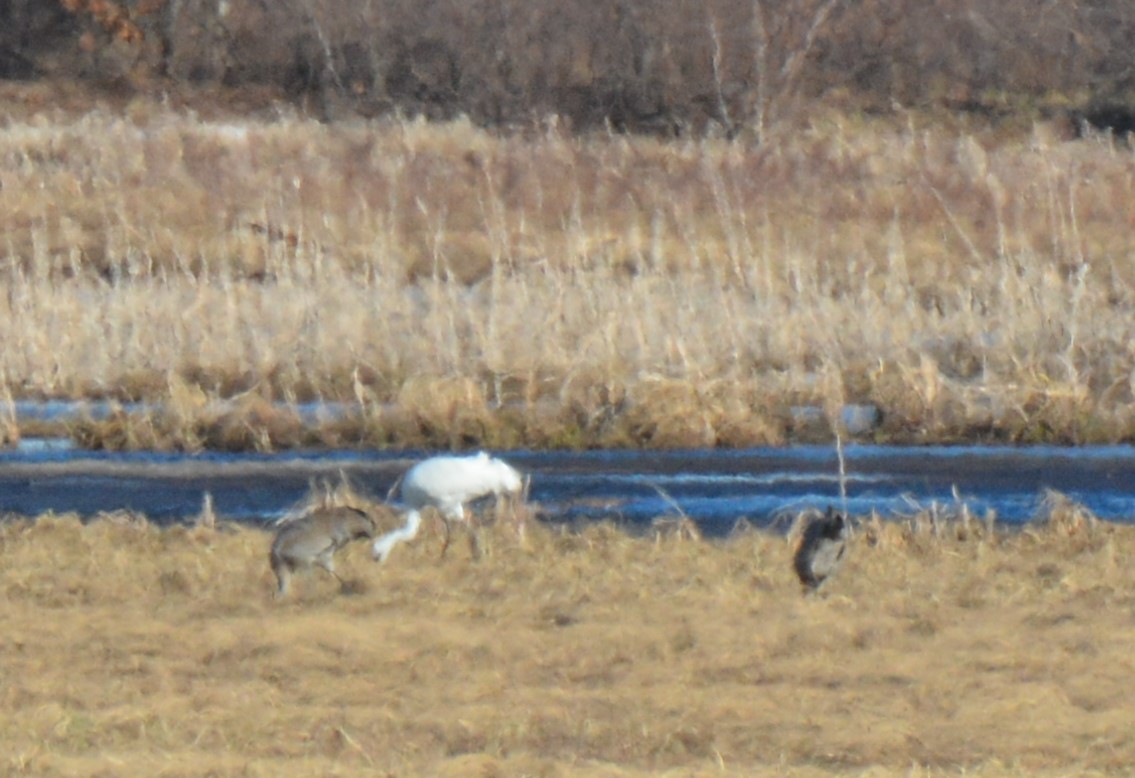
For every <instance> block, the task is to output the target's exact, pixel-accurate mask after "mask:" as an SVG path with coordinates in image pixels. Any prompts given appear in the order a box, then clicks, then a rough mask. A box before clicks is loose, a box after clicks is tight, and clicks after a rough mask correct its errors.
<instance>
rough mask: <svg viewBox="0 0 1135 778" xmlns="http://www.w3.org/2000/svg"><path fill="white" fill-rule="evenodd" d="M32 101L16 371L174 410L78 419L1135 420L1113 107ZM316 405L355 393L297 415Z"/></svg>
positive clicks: (371, 425)
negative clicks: (260, 108) (227, 106)
mask: <svg viewBox="0 0 1135 778" xmlns="http://www.w3.org/2000/svg"><path fill="white" fill-rule="evenodd" d="M20 94H23V95H25V96H26V95H27V94H28V92H27V90H24V91H21V92H20ZM27 110H28V113H27V114H26V115H25V116H22V117H20V118H16V117H13V118H11V119H10V120H9V121H8V123H7V127H6V129H5V131H4V132H3V133H2V134H0V214H2V216H0V220H2V224H0V227H2V228H3V236H4V238H3V244H2V245H0V278H2V280H3V283H4V288H5V290H6V293H5V296H4V298H3V299H0V318H2V320H3V322H4V329H5V338H4V340H3V342H2V344H0V384H2V385H3V394H2V395H0V396H2V397H4V398H11V399H21V398H36V397H56V398H106V399H110V400H114V401H119V402H127V401H139V400H141V401H146V402H151V403H155V404H156V406H155V408H154V409H153V410H151V411H148V412H136V413H135V412H130V413H128V412H126V411H125V410H123V411H122V412H121V413H116V414H112V415H111V417H110V418H109V419H105V420H90V421H88V422H83V423H80V424H78V425H76V426H75V427H74V428H73V429H71V430H70V433H71V434H73V435H74V436H75V437H76V438H77V439H79V440H81V441H82V442H83V443H84V444H85V445H91V446H100V445H101V446H107V447H114V448H122V447H128V448H129V447H143V448H155V447H156V448H168V447H180V448H188V449H196V448H201V447H223V448H277V447H287V446H296V445H310V444H324V445H389V444H392V443H393V444H404V445H424V446H436V447H444V448H461V447H465V446H474V445H484V446H492V447H509V446H515V445H528V446H534V447H555V446H693V445H721V446H742V445H753V444H779V443H783V442H785V441H789V440H801V439H813V440H814V439H823V440H830V436H831V434H832V429H833V427H834V428H837V429H838V427H839V421H838V419H839V409H840V408H841V406H842V405H843V404H845V403H854V402H858V403H867V404H871V405H874V406H877V407H878V408H879V409H880V410H881V414H882V415H881V418H882V424H881V426H880V427H879V428H877V429H875V430H873V431H871V432H869V433H868V435H871V436H873V437H874V438H875V439H878V440H882V441H893V440H906V441H942V440H957V439H967V440H979V441H980V440H1002V441H1017V442H1033V441H1058V442H1066V443H1084V442H1108V441H1119V440H1130V439H1132V438H1133V437H1135V417H1133V416H1132V413H1131V408H1132V407H1133V406H1132V403H1131V400H1132V396H1133V391H1132V384H1131V376H1132V375H1133V370H1135V353H1133V352H1132V351H1131V349H1130V348H1129V347H1128V346H1129V344H1128V341H1129V338H1127V337H1126V335H1125V333H1126V332H1127V331H1128V329H1129V326H1128V325H1129V321H1130V317H1131V311H1132V307H1133V305H1135V299H1133V297H1132V291H1131V290H1132V289H1133V288H1135V286H1133V284H1135V277H1133V270H1132V267H1131V263H1130V261H1129V256H1128V254H1129V250H1130V225H1131V222H1132V218H1133V216H1132V212H1131V208H1130V203H1132V202H1135V192H1133V191H1132V190H1133V186H1135V183H1133V182H1135V177H1133V176H1132V169H1133V165H1135V163H1133V161H1132V157H1131V154H1130V151H1129V150H1128V149H1127V147H1126V146H1124V145H1123V144H1122V143H1120V142H1119V141H1117V140H1115V139H1113V138H1111V137H1110V136H1107V135H1091V136H1089V137H1086V138H1081V139H1075V140H1070V139H1069V136H1067V135H1063V134H1061V132H1062V130H1061V128H1060V127H1058V126H1053V125H1051V124H1047V123H1033V122H1022V123H1018V124H1002V125H999V126H996V127H991V126H988V125H985V124H978V123H972V122H965V121H958V120H951V119H949V118H946V117H942V116H924V115H921V114H918V113H908V114H904V115H902V116H901V117H900V118H870V117H864V116H861V115H857V114H844V113H837V112H831V113H819V112H817V113H816V114H815V115H813V116H812V117H811V118H810V119H809V120H808V121H807V122H806V123H803V124H801V125H799V126H798V127H797V128H796V129H795V130H794V131H793V132H791V133H787V134H785V135H783V136H782V137H780V138H779V139H778V141H777V142H776V143H775V144H765V145H762V146H759V147H754V146H752V145H749V144H743V143H730V142H727V141H725V140H713V139H704V140H701V141H696V142H695V141H671V142H661V141H658V140H654V139H649V138H641V137H640V138H635V137H620V136H614V137H612V136H608V135H605V134H602V135H591V136H572V135H568V134H565V133H563V132H561V131H560V130H559V129H557V128H556V127H555V126H554V124H552V125H548V126H545V127H542V128H539V129H536V128H534V129H533V131H532V132H529V133H525V134H521V135H513V136H507V137H501V136H497V135H493V134H491V133H488V132H485V131H483V130H479V129H477V128H475V127H473V126H471V125H470V124H469V123H467V122H462V121H457V122H452V123H435V124H430V123H424V122H409V121H372V122H345V123H341V124H336V125H330V126H329V125H324V124H320V123H316V122H313V121H308V120H304V119H300V118H295V117H288V116H287V115H282V116H280V117H279V118H278V119H276V120H255V119H247V118H232V117H229V118H224V117H217V118H215V119H213V120H202V119H200V118H198V117H195V116H194V115H192V114H186V113H184V112H182V111H178V110H172V109H169V108H166V107H162V106H158V105H156V104H153V103H151V102H149V101H145V100H139V101H133V102H130V103H127V104H123V105H122V106H121V108H120V110H117V111H110V110H108V109H94V110H89V111H86V112H83V113H80V114H78V115H72V114H69V113H64V112H53V111H51V110H45V109H44V108H42V107H38V108H35V107H30V108H28V109H27ZM310 400H330V401H335V402H339V403H342V404H343V407H344V408H345V412H344V413H343V414H341V415H339V416H329V417H328V418H327V419H326V420H325V423H322V424H318V425H315V428H312V427H311V425H308V424H306V423H304V421H303V420H302V419H301V418H300V416H299V414H298V412H297V411H296V409H295V403H298V402H302V401H310ZM222 401H223V402H222ZM3 405H4V410H5V411H6V412H5V414H4V416H5V417H6V419H7V420H8V424H7V426H8V427H9V428H10V427H11V426H12V421H11V419H12V418H13V414H12V412H11V408H12V406H11V404H10V400H6V401H5V402H4V403H3ZM798 405H814V406H819V407H821V408H823V409H824V410H825V412H826V417H827V419H828V422H827V423H824V424H822V425H820V427H819V428H815V429H813V428H809V427H808V425H806V424H801V423H798V418H799V417H797V416H794V414H793V412H792V409H793V407H795V406H798ZM18 434H19V431H18V430H15V431H12V430H9V433H6V436H7V437H8V438H9V439H13V438H15V437H17V436H18Z"/></svg>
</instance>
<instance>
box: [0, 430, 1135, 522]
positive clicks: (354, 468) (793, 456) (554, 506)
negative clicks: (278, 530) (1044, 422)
mask: <svg viewBox="0 0 1135 778" xmlns="http://www.w3.org/2000/svg"><path fill="white" fill-rule="evenodd" d="M496 453H498V454H499V455H500V456H502V457H504V458H505V459H507V460H509V461H510V462H512V463H513V464H514V465H516V466H517V467H518V468H520V469H521V470H523V471H525V472H527V473H530V474H531V476H532V485H531V491H530V494H529V497H530V500H532V501H533V502H535V503H537V504H538V505H539V506H540V507H541V516H542V517H544V518H545V519H547V520H550V521H576V520H588V519H615V520H619V521H625V522H630V523H634V524H647V523H649V522H650V521H652V520H653V519H655V518H658V517H662V516H679V515H686V516H688V517H690V518H691V519H694V520H695V521H697V522H698V524H699V525H700V526H701V527H702V528H703V530H704V531H706V532H708V533H709V534H723V533H725V532H728V531H729V530H731V529H732V528H733V527H734V526H735V525H736V523H737V522H738V521H742V520H744V521H747V522H750V523H752V524H756V525H761V526H763V525H767V524H770V523H775V522H776V521H777V520H778V517H783V515H784V514H786V513H788V512H791V511H795V510H799V509H802V508H805V507H809V506H814V507H820V508H823V507H825V506H827V505H834V506H836V507H841V506H843V507H846V508H847V509H849V510H850V511H851V512H852V513H854V514H858V515H862V514H867V513H870V512H872V511H875V512H878V513H880V514H882V515H883V516H884V517H888V518H889V517H901V516H903V515H909V514H912V513H914V512H915V511H917V510H918V509H920V508H928V507H930V506H931V505H935V504H936V505H938V506H939V507H940V508H942V509H943V510H946V511H950V510H959V509H960V508H961V506H962V505H963V504H964V505H965V506H966V507H967V508H968V510H969V511H970V512H971V513H973V514H974V515H976V516H979V517H980V516H983V515H985V514H986V513H987V512H988V511H993V512H995V513H996V517H997V519H998V521H1001V522H1005V523H1011V524H1021V523H1023V522H1026V521H1029V520H1030V519H1033V518H1035V517H1036V516H1037V514H1038V511H1039V509H1040V504H1041V501H1042V499H1043V498H1044V495H1045V493H1046V491H1047V490H1056V491H1059V492H1062V493H1064V494H1065V495H1067V496H1068V497H1070V498H1071V499H1073V500H1076V501H1077V502H1080V503H1082V504H1084V505H1085V506H1086V507H1087V508H1089V509H1090V510H1091V511H1092V512H1094V513H1095V514H1096V515H1097V516H1098V517H1099V518H1101V519H1105V520H1112V521H1124V522H1126V521H1131V520H1132V519H1133V518H1135V448H1133V447H1131V446H1097V447H1084V448H1062V447H1048V446H1040V447H1027V448H1015V447H1006V446H993V447H976V446H958V447H926V448H920V447H895V446H869V445H852V446H847V447H846V448H845V449H844V460H845V471H846V475H845V478H844V479H842V480H843V484H844V485H845V488H846V497H845V496H844V495H842V494H841V478H840V468H839V459H838V457H837V453H836V451H835V449H834V448H832V447H827V446H794V447H788V448H755V449H745V450H738V451H720V450H698V451H667V452H650V451H594V452H559V451H556V452H537V451H512V452H496ZM427 455H428V452H381V451H308V452H287V453H280V454H228V453H203V454H192V455H190V454H164V453H163V454H155V453H147V452H132V453H105V452H89V451H80V450H76V449H74V448H72V447H71V446H69V445H68V444H67V443H66V442H60V441H25V443H24V444H22V445H21V446H20V447H19V448H18V449H15V450H8V451H4V452H0V512H5V513H19V514H23V515H38V514H41V513H44V512H46V511H55V512H64V511H76V512H78V513H80V514H82V515H83V516H92V515H94V514H96V513H98V512H100V511H112V510H117V509H129V510H135V511H140V512H142V513H144V514H145V515H146V516H148V517H150V518H151V519H152V520H154V521H156V522H159V523H169V522H176V521H182V520H186V519H188V518H189V517H192V516H194V515H196V513H197V512H198V511H199V510H200V508H201V504H202V500H203V497H204V495H205V493H206V492H208V493H210V494H211V495H212V498H213V504H214V508H215V510H216V512H217V513H218V514H219V515H220V516H221V517H223V518H226V519H230V520H235V521H244V522H256V523H263V522H268V521H271V520H274V519H275V518H277V517H279V516H281V515H283V514H284V513H286V512H287V511H288V510H289V509H290V508H291V507H293V506H294V505H295V504H296V503H298V502H299V501H301V500H302V499H303V498H304V497H305V495H307V494H308V492H309V489H310V488H311V485H312V484H313V483H318V482H320V481H326V482H329V483H336V482H338V481H339V479H340V478H342V477H346V478H348V479H349V480H350V482H351V484H352V485H353V486H354V487H355V488H356V489H357V490H359V491H362V492H364V493H367V494H370V495H372V496H375V497H378V498H385V497H386V495H387V493H388V491H389V490H390V488H391V486H392V485H393V484H394V483H395V482H396V480H397V479H398V477H399V476H400V475H401V474H402V473H403V472H404V471H405V470H406V469H407V468H408V467H409V466H410V465H411V464H413V463H414V462H415V461H417V460H418V459H420V458H422V457H424V456H427Z"/></svg>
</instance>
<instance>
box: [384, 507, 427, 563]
mask: <svg viewBox="0 0 1135 778" xmlns="http://www.w3.org/2000/svg"><path fill="white" fill-rule="evenodd" d="M421 526H422V514H421V513H419V512H418V511H416V510H411V511H410V512H409V513H407V514H406V523H405V524H403V525H402V526H401V527H399V528H398V529H396V530H394V531H393V532H387V533H386V534H385V535H383V536H382V537H380V538H378V539H377V540H376V541H374V546H373V547H372V548H371V556H373V557H374V558H375V559H376V560H378V561H379V562H385V561H386V558H387V557H388V556H390V552H391V550H392V549H393V548H394V547H395V546H396V545H398V544H399V543H401V542H403V541H406V540H412V539H413V538H414V537H415V536H416V535H417V534H418V529H419V528H420V527H421Z"/></svg>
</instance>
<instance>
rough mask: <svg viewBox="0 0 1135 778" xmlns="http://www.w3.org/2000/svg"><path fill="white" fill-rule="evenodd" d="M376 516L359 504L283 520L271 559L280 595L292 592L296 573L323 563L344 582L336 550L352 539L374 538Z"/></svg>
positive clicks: (323, 509)
mask: <svg viewBox="0 0 1135 778" xmlns="http://www.w3.org/2000/svg"><path fill="white" fill-rule="evenodd" d="M374 532H375V526H374V520H373V519H372V518H371V517H370V516H368V515H367V513H366V512H365V511H361V510H359V509H358V508H348V507H338V508H320V509H317V510H315V511H312V512H311V513H309V514H308V515H306V516H304V517H302V518H299V519H295V520H293V521H289V522H287V523H286V524H283V525H282V526H281V527H280V529H279V531H278V532H277V533H276V537H275V539H273V541H272V550H271V552H270V553H269V555H268V559H269V561H270V562H271V565H272V572H273V573H275V574H276V580H277V582H278V586H277V589H276V596H277V597H283V596H284V595H286V594H287V593H288V582H289V580H290V579H291V576H292V574H293V573H295V572H296V571H298V570H304V569H307V568H310V567H313V566H318V567H322V568H323V569H324V570H326V571H327V572H328V573H330V574H331V575H332V576H334V578H335V580H337V581H338V582H339V585H340V587H343V586H344V583H343V579H342V578H340V577H339V574H338V573H336V572H335V559H334V557H335V552H336V551H338V550H339V549H341V548H342V547H343V546H345V545H347V544H348V543H350V542H351V541H352V540H358V539H360V538H373V537H374Z"/></svg>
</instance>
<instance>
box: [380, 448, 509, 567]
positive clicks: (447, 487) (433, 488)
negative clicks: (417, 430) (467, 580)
mask: <svg viewBox="0 0 1135 778" xmlns="http://www.w3.org/2000/svg"><path fill="white" fill-rule="evenodd" d="M523 487H524V479H523V478H522V477H521V475H520V473H519V472H518V471H517V470H516V469H515V468H514V467H512V465H510V464H508V463H507V462H505V461H504V460H501V459H497V458H496V457H491V456H489V455H488V454H487V453H485V452H484V451H482V452H480V453H478V454H476V455H473V456H436V457H430V458H429V459H425V460H422V461H421V462H419V463H417V464H416V465H414V466H413V467H411V468H410V469H409V471H407V473H406V475H405V476H404V477H403V479H402V491H401V495H402V502H404V503H405V504H406V506H407V507H408V508H409V511H408V512H407V513H406V522H405V524H404V525H403V526H402V527H400V528H399V529H396V530H394V531H393V532H389V533H387V534H385V535H383V536H382V537H380V538H378V539H377V540H376V541H374V547H373V549H372V556H373V557H374V558H375V560H376V561H379V562H385V561H386V558H387V557H388V556H390V552H391V550H392V549H393V548H394V546H395V545H397V544H398V543H401V542H403V541H407V540H410V539H412V538H413V537H415V536H416V535H417V534H418V530H419V528H420V527H421V523H422V516H421V512H422V510H423V509H424V508H427V507H433V508H436V509H437V511H438V513H440V514H441V518H442V520H443V521H444V522H445V542H444V544H443V545H442V549H441V553H442V556H444V555H445V552H446V549H448V548H449V533H450V523H451V522H454V521H460V522H468V521H469V519H468V516H467V514H466V509H465V503H467V502H471V501H473V500H476V499H479V498H481V497H486V496H488V495H490V494H495V495H497V496H501V495H513V496H515V495H518V494H520V492H521V490H522V489H523ZM470 537H471V543H472V544H473V546H474V548H476V538H475V536H470Z"/></svg>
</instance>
